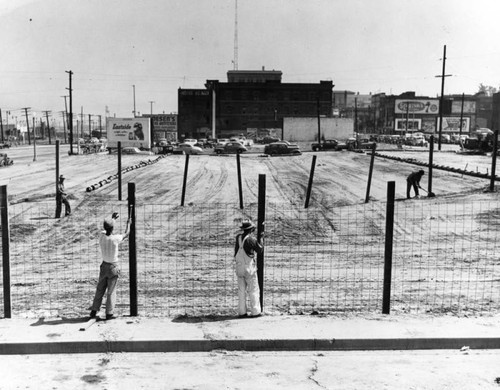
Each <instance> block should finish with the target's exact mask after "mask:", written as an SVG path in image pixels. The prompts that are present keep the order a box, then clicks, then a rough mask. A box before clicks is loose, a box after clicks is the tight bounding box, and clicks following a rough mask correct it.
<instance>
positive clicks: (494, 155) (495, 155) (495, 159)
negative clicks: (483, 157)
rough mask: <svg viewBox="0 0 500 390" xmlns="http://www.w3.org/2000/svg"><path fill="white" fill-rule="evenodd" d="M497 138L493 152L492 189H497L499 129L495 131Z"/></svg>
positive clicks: (494, 141)
mask: <svg viewBox="0 0 500 390" xmlns="http://www.w3.org/2000/svg"><path fill="white" fill-rule="evenodd" d="M494 137H495V139H494V140H493V152H492V153H491V180H490V191H491V192H493V191H495V175H496V168H497V151H498V130H495V133H494Z"/></svg>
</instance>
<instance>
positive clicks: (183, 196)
mask: <svg viewBox="0 0 500 390" xmlns="http://www.w3.org/2000/svg"><path fill="white" fill-rule="evenodd" d="M188 170H189V154H186V164H185V165H184V179H183V180H182V196H181V206H184V199H185V197H186V184H187V176H188Z"/></svg>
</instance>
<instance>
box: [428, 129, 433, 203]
mask: <svg viewBox="0 0 500 390" xmlns="http://www.w3.org/2000/svg"><path fill="white" fill-rule="evenodd" d="M429 141H430V143H429V179H428V180H427V194H430V193H431V192H432V164H434V136H433V135H431V138H430V139H429ZM427 196H429V195H427Z"/></svg>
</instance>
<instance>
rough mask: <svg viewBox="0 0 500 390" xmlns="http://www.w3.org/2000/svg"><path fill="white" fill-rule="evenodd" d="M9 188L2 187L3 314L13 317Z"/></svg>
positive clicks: (0, 209)
mask: <svg viewBox="0 0 500 390" xmlns="http://www.w3.org/2000/svg"><path fill="white" fill-rule="evenodd" d="M8 203H9V202H8V198H7V186H6V185H5V186H0V214H1V216H0V222H1V226H2V259H3V260H2V263H3V314H4V317H5V318H11V317H12V308H11V299H10V232H9V209H8V206H9V204H8Z"/></svg>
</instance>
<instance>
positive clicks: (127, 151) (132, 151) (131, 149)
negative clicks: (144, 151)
mask: <svg viewBox="0 0 500 390" xmlns="http://www.w3.org/2000/svg"><path fill="white" fill-rule="evenodd" d="M140 153H141V151H140V150H139V148H136V147H134V146H126V147H124V148H122V154H140Z"/></svg>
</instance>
